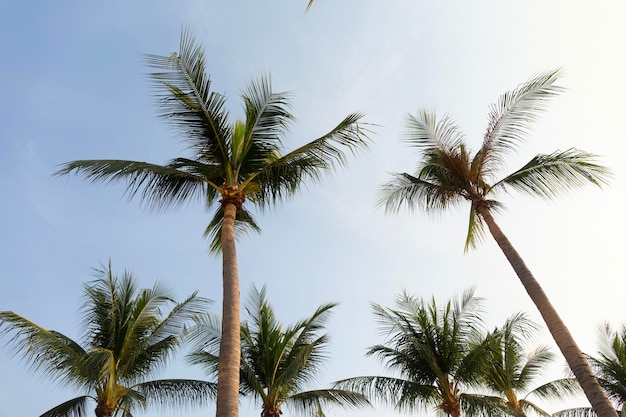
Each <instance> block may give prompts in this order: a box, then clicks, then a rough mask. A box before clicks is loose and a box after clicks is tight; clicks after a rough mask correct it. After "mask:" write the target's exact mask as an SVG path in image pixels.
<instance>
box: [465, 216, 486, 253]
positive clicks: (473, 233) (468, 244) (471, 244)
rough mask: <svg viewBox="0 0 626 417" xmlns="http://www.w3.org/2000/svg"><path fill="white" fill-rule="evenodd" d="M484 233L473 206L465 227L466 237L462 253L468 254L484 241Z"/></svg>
mask: <svg viewBox="0 0 626 417" xmlns="http://www.w3.org/2000/svg"><path fill="white" fill-rule="evenodd" d="M485 236H486V232H485V225H484V224H483V222H482V217H480V216H479V215H478V214H477V213H476V210H475V209H474V206H472V207H471V209H470V217H469V223H468V226H467V237H466V238H465V248H464V251H465V252H468V251H469V250H470V249H475V248H476V247H477V246H478V245H479V244H480V243H481V242H483V241H484V240H485Z"/></svg>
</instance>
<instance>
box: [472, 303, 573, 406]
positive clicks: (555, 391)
mask: <svg viewBox="0 0 626 417" xmlns="http://www.w3.org/2000/svg"><path fill="white" fill-rule="evenodd" d="M536 329H537V326H536V325H535V324H534V323H533V322H531V321H530V320H528V319H527V318H526V316H525V315H524V314H521V313H518V314H515V315H514V316H512V317H510V318H509V319H508V320H507V321H506V322H505V324H504V325H503V326H502V327H501V328H496V329H495V330H494V331H493V332H491V333H489V334H487V336H486V341H487V344H488V349H487V354H486V356H485V358H484V361H483V367H482V369H481V372H480V378H481V385H484V386H485V387H486V388H487V390H488V391H489V392H492V393H495V394H496V395H498V396H499V398H500V401H501V402H502V406H503V409H507V410H509V411H510V412H511V414H513V415H517V416H526V415H527V414H528V413H529V412H532V413H534V414H537V415H539V416H542V417H550V415H551V414H550V413H548V412H547V411H545V410H544V409H543V408H542V407H540V406H539V405H538V404H537V403H535V402H534V401H533V400H532V398H539V399H543V400H554V399H562V398H566V397H568V396H570V397H571V396H575V395H577V394H579V393H580V386H579V385H578V383H577V382H576V380H575V379H573V378H563V379H558V380H555V381H551V382H548V383H546V384H543V385H540V386H537V385H536V384H535V381H536V379H537V377H539V376H541V374H542V372H543V370H544V369H545V367H546V366H547V365H549V364H550V363H551V362H552V361H553V360H554V355H553V354H552V353H551V352H550V351H549V349H548V348H547V347H545V346H539V347H536V348H535V349H533V350H531V351H529V352H527V351H526V349H525V348H524V345H525V342H526V341H527V340H528V339H529V338H530V336H531V335H532V334H533V333H534V332H535V331H536Z"/></svg>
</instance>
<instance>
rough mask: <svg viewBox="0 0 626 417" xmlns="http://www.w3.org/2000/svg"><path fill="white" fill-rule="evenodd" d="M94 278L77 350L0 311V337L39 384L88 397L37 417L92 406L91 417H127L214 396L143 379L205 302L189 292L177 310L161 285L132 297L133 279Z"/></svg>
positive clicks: (63, 415)
mask: <svg viewBox="0 0 626 417" xmlns="http://www.w3.org/2000/svg"><path fill="white" fill-rule="evenodd" d="M96 272H97V274H98V275H97V276H98V278H97V279H96V280H95V281H93V282H91V283H89V284H88V285H86V286H85V300H84V303H83V309H82V312H83V327H82V328H83V329H84V330H83V337H82V340H83V343H82V344H79V343H77V342H75V341H73V340H72V339H70V338H69V337H67V336H65V335H63V334H61V333H59V332H56V331H53V330H46V329H44V328H42V327H40V326H38V325H37V324H35V323H33V322H31V321H29V320H27V319H26V318H24V317H22V316H20V315H18V314H16V313H14V312H11V311H3V312H0V334H11V335H12V336H11V339H10V340H9V343H10V344H11V345H12V346H13V349H14V353H15V354H17V355H21V356H22V357H23V358H24V359H26V360H27V361H28V362H30V364H31V365H32V369H34V370H35V371H37V372H39V373H41V374H42V375H43V376H44V377H48V378H50V379H52V380H54V381H59V382H62V383H64V384H68V385H71V386H74V387H76V388H77V389H79V390H83V391H84V392H85V393H86V394H85V395H83V396H80V397H77V398H74V399H72V400H69V401H66V402H64V403H62V404H60V405H58V406H56V407H54V408H52V409H51V410H48V411H47V412H45V413H43V414H42V415H41V417H84V416H86V415H87V413H86V407H87V404H88V403H89V401H90V400H94V401H95V402H96V409H95V413H96V416H97V417H109V416H111V415H113V414H117V413H121V415H123V416H125V417H131V416H132V412H133V411H134V410H136V409H144V408H146V406H148V405H151V404H152V405H154V404H160V405H169V406H171V407H176V408H179V407H181V406H186V405H189V404H193V403H195V404H205V403H206V402H207V401H208V399H209V398H210V397H213V396H215V385H214V384H210V383H207V382H204V381H196V380H180V379H174V380H150V379H149V377H150V376H152V375H153V374H155V373H156V372H157V371H158V370H160V369H161V368H162V367H163V365H164V364H165V363H166V362H167V360H168V359H169V358H170V356H171V354H172V353H173V352H174V350H175V349H176V348H177V347H178V346H179V345H180V342H181V337H180V336H181V334H182V331H183V327H184V326H185V324H186V323H188V322H189V321H190V320H191V318H192V317H193V316H195V315H198V314H200V313H202V312H204V308H205V306H206V300H205V299H202V298H200V297H197V296H196V294H195V293H194V294H192V295H191V296H190V297H188V298H187V299H186V300H185V301H183V302H182V303H176V302H175V301H174V300H173V299H172V298H171V297H170V296H169V295H168V293H167V292H166V291H165V290H164V288H163V287H162V286H160V285H158V284H157V285H155V286H154V288H152V289H144V290H138V289H137V287H136V283H135V279H134V277H133V276H132V275H131V274H129V273H124V275H123V276H122V277H121V278H118V277H116V276H114V275H113V274H112V272H111V268H110V265H109V267H108V268H107V269H104V268H103V269H99V270H96ZM168 306H171V309H169V313H167V314H165V313H166V312H167V310H168Z"/></svg>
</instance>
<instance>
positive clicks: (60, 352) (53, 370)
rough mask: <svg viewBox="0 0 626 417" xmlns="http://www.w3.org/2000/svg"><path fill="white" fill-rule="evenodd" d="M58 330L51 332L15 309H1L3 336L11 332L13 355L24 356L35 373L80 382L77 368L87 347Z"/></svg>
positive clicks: (0, 318) (1, 332) (66, 381)
mask: <svg viewBox="0 0 626 417" xmlns="http://www.w3.org/2000/svg"><path fill="white" fill-rule="evenodd" d="M59 335H60V333H58V332H51V331H49V330H46V329H44V328H42V327H41V326H39V325H37V324H35V323H33V322H32V321H30V320H28V319H26V318H24V317H22V316H20V315H18V314H16V313H14V312H12V311H2V312H0V336H9V340H8V342H7V344H8V345H9V346H10V347H11V353H12V354H13V355H14V356H19V357H21V358H22V359H23V360H24V361H25V362H26V363H27V364H28V365H29V367H30V369H31V370H32V371H34V372H35V373H39V374H41V375H43V376H44V377H45V378H49V379H50V380H52V381H57V380H59V381H63V382H64V383H69V384H72V383H78V384H79V385H82V381H76V380H75V379H74V378H73V376H74V368H76V367H77V366H79V365H80V363H81V361H82V359H83V357H84V355H85V354H86V353H85V351H84V350H81V349H79V348H78V347H79V345H78V344H77V343H76V342H70V339H69V338H68V337H66V336H63V335H61V337H59Z"/></svg>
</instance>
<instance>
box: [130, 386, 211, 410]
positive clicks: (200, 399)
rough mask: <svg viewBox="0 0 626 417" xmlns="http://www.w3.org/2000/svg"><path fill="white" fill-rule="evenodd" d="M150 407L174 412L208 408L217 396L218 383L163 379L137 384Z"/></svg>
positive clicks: (135, 387)
mask: <svg viewBox="0 0 626 417" xmlns="http://www.w3.org/2000/svg"><path fill="white" fill-rule="evenodd" d="M133 389H135V390H137V391H138V392H140V393H141V394H142V395H143V396H144V397H145V399H146V404H147V405H148V406H151V405H155V406H158V407H166V408H169V409H172V410H178V409H181V408H183V409H189V408H192V407H200V406H207V405H208V404H209V402H210V401H211V400H214V399H215V397H216V395H217V383H215V382H208V381H199V380H190V379H161V380H154V381H148V382H143V383H141V384H137V385H136V386H134V387H133Z"/></svg>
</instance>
